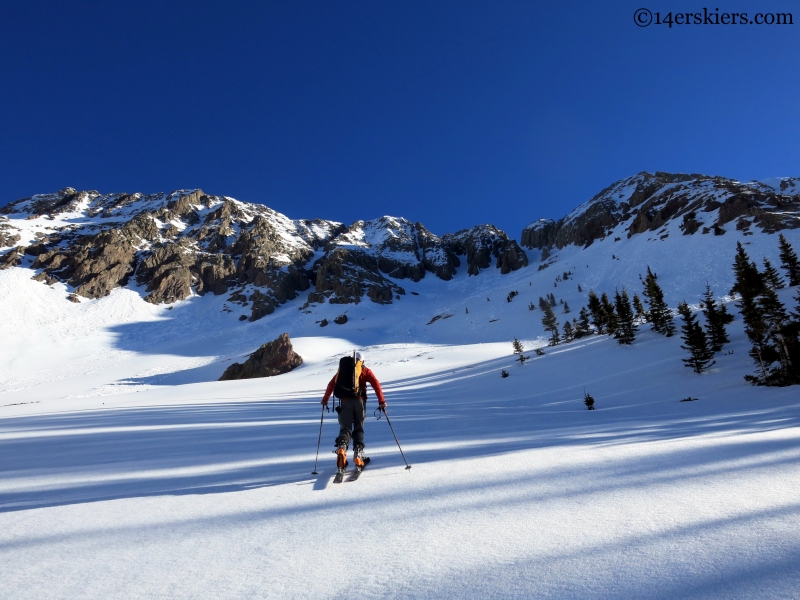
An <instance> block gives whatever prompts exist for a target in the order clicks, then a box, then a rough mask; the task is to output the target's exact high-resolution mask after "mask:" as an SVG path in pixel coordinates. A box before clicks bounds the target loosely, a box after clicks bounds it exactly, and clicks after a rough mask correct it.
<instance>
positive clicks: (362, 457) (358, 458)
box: [353, 446, 369, 471]
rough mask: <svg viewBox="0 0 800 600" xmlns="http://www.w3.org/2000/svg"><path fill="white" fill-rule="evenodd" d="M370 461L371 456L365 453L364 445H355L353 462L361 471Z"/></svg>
mask: <svg viewBox="0 0 800 600" xmlns="http://www.w3.org/2000/svg"><path fill="white" fill-rule="evenodd" d="M368 462H369V457H368V456H367V455H366V454H364V446H355V447H354V448H353V463H354V464H355V466H356V469H358V470H359V471H360V470H361V469H363V468H364V466H365V465H366V464H367V463H368Z"/></svg>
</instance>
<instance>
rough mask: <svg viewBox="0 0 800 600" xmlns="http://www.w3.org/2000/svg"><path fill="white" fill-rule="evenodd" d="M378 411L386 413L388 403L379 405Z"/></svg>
mask: <svg viewBox="0 0 800 600" xmlns="http://www.w3.org/2000/svg"><path fill="white" fill-rule="evenodd" d="M378 410H379V411H381V412H386V402H381V403H380V404H378Z"/></svg>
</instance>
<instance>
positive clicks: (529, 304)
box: [528, 302, 536, 310]
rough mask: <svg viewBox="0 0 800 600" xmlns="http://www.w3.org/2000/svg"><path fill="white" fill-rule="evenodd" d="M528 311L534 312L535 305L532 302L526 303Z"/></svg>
mask: <svg viewBox="0 0 800 600" xmlns="http://www.w3.org/2000/svg"><path fill="white" fill-rule="evenodd" d="M528 310H536V305H535V304H534V303H533V302H529V303H528Z"/></svg>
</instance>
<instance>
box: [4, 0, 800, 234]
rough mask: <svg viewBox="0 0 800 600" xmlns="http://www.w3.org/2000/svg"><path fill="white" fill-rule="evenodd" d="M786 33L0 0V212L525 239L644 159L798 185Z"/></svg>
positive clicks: (791, 35) (559, 19)
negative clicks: (111, 201) (222, 216)
mask: <svg viewBox="0 0 800 600" xmlns="http://www.w3.org/2000/svg"><path fill="white" fill-rule="evenodd" d="M642 6H644V7H647V8H649V9H650V10H651V11H653V12H656V11H659V12H660V13H661V14H662V15H663V14H665V13H666V12H669V11H670V10H673V11H675V10H679V11H681V12H698V11H699V12H702V10H703V8H704V6H707V7H708V8H709V9H710V10H714V9H716V8H719V11H720V12H737V11H743V12H749V13H750V14H755V13H756V12H759V11H760V12H787V11H788V12H793V13H794V14H793V17H794V22H795V24H794V25H790V26H771V27H770V26H760V27H759V26H723V25H718V26H712V25H704V26H703V25H691V26H685V25H684V26H675V27H673V28H672V29H669V28H667V27H666V26H664V25H662V26H656V25H651V26H650V27H647V28H640V27H637V26H636V25H635V23H634V21H633V13H634V11H635V10H636V9H637V8H640V7H642ZM798 41H800V5H798V4H797V3H796V2H790V1H785V0H784V1H781V0H769V1H768V2H764V1H759V2H756V1H754V0H753V1H750V2H738V1H733V2H727V3H721V4H715V5H704V4H703V3H702V2H699V1H695V0H682V2H681V3H680V5H678V4H677V3H675V2H674V1H669V2H667V1H665V0H658V2H655V1H651V0H635V2H611V3H608V2H606V3H600V2H592V3H581V2H553V3H538V2H532V1H524V2H516V1H508V2H505V1H502V0H494V1H492V2H471V1H467V0H459V1H453V2H449V1H441V2H431V1H430V0H426V1H424V2H423V1H413V0H394V1H391V2H386V1H376V0H370V1H361V0H348V1H330V0H325V1H321V0H320V1H316V2H305V1H302V0H297V1H291V2H290V1H287V2H266V1H257V2H256V1H250V2H224V3H223V2H212V1H202V0H200V1H197V0H193V1H190V2H163V1H162V2H147V1H144V2H136V3H133V2H131V3H122V2H120V3H116V2H103V3H89V2H76V3H63V2H52V3H47V2H26V3H22V2H17V3H16V4H15V5H11V3H6V4H5V5H4V8H3V14H2V18H1V19H0V72H2V77H0V175H2V176H1V177H0V204H5V203H6V202H8V201H11V200H15V199H17V198H21V197H25V196H30V195H31V194H35V193H42V192H49V191H55V190H57V189H60V188H62V187H65V186H72V187H76V188H79V189H97V190H99V191H101V192H111V191H127V192H133V191H143V192H154V191H170V190H173V189H176V188H197V187H200V188H202V189H204V190H205V191H206V192H208V193H214V194H225V195H230V196H234V197H236V198H238V199H241V200H247V201H251V202H262V203H264V204H267V205H268V206H270V207H272V208H274V209H276V210H279V211H281V212H283V213H285V214H287V215H289V216H290V217H295V218H297V217H307V218H315V217H319V218H328V219H335V220H340V221H345V222H348V223H349V222H352V221H353V220H355V219H358V218H365V219H369V218H374V217H379V216H381V215H384V214H392V215H396V216H405V217H406V218H409V219H412V220H415V221H417V220H419V221H422V222H423V223H424V224H425V225H426V226H427V227H428V228H429V229H431V230H432V231H434V232H436V233H440V234H442V233H446V232H449V231H455V230H456V229H460V228H463V227H469V226H472V225H475V224H478V223H486V222H491V223H494V224H496V225H498V226H499V227H501V228H503V229H506V230H507V231H508V232H509V234H510V235H512V236H513V237H517V238H518V237H519V234H520V230H521V229H522V227H523V226H524V225H525V224H527V223H528V222H530V221H531V220H533V219H536V218H539V217H552V218H559V217H561V216H563V215H564V214H565V213H567V212H568V211H569V210H571V209H572V208H573V207H575V206H576V205H578V204H579V203H581V202H583V201H585V200H587V199H588V198H589V197H591V196H592V195H594V194H595V193H597V192H598V191H600V190H601V189H602V188H604V187H606V186H607V185H609V184H610V183H612V182H614V181H616V180H618V179H620V178H622V177H626V176H628V175H632V174H634V173H637V172H639V171H642V170H647V171H655V170H663V171H681V172H695V173H708V174H720V175H727V176H730V177H734V178H739V179H747V180H749V179H754V178H756V179H758V178H766V177H774V176H784V175H791V176H798V175H800V145H799V144H798V140H800V112H799V111H798V108H797V107H798V105H800V94H799V93H798V92H800V83H799V81H800V80H799V78H798V73H800V45H799V44H798Z"/></svg>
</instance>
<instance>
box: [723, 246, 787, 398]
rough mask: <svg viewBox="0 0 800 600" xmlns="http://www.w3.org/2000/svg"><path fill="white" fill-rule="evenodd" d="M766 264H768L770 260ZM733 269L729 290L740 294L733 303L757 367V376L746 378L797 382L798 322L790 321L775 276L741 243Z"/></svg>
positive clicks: (757, 381)
mask: <svg viewBox="0 0 800 600" xmlns="http://www.w3.org/2000/svg"><path fill="white" fill-rule="evenodd" d="M765 266H770V265H769V261H767V262H766V263H765ZM733 271H734V275H735V276H736V282H735V283H734V286H733V289H732V291H733V292H738V293H739V295H740V296H741V298H740V300H739V302H737V304H736V305H737V306H738V307H739V310H740V311H741V313H742V321H743V322H744V331H745V334H746V335H747V338H748V339H749V340H750V343H751V344H752V346H751V348H750V352H749V354H750V357H751V358H752V359H753V360H754V361H755V363H756V366H757V367H758V375H746V376H745V379H746V380H748V381H750V382H752V383H755V384H756V385H791V384H792V383H795V382H798V381H800V373H799V372H798V366H797V365H798V363H800V357H797V354H798V353H800V349H798V346H800V340H798V329H800V325H798V324H796V323H794V322H793V321H790V320H789V318H788V315H787V314H786V309H785V307H784V306H783V304H782V303H781V302H780V300H779V298H778V295H777V293H776V292H775V289H774V287H773V286H774V285H776V282H775V281H774V277H773V276H772V275H771V274H769V273H768V272H765V273H763V274H762V273H760V272H759V271H758V268H757V267H756V265H755V263H753V262H752V261H751V260H750V257H749V256H748V255H747V252H745V250H744V247H743V246H742V245H741V243H737V245H736V257H735V258H734V263H733Z"/></svg>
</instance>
